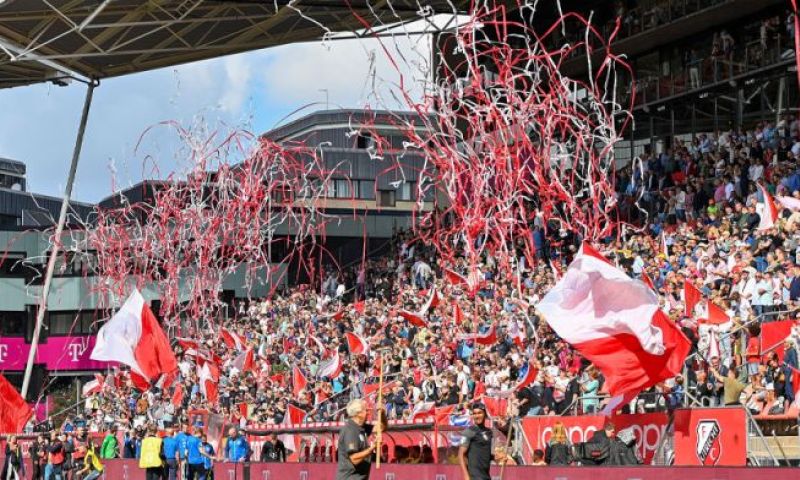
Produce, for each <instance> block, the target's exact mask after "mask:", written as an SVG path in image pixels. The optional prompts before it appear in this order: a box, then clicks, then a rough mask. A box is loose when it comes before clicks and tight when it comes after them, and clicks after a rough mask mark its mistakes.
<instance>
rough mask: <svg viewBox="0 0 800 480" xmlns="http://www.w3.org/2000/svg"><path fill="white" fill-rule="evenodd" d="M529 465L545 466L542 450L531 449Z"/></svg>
mask: <svg viewBox="0 0 800 480" xmlns="http://www.w3.org/2000/svg"><path fill="white" fill-rule="evenodd" d="M531 466H533V467H546V466H547V462H546V461H545V459H544V452H543V451H542V450H541V449H539V448H537V449H535V450H534V451H533V462H531Z"/></svg>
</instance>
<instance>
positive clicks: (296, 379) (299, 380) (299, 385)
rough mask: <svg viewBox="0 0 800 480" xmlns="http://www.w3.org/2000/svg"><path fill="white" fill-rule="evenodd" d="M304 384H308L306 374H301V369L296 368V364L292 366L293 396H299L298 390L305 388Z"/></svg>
mask: <svg viewBox="0 0 800 480" xmlns="http://www.w3.org/2000/svg"><path fill="white" fill-rule="evenodd" d="M306 385H308V380H306V376H305V375H303V372H302V370H300V369H299V368H297V366H294V367H292V393H293V394H294V398H298V397H299V396H300V392H302V391H303V390H305V389H306Z"/></svg>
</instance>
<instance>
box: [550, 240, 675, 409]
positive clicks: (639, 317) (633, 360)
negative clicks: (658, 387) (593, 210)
mask: <svg viewBox="0 0 800 480" xmlns="http://www.w3.org/2000/svg"><path fill="white" fill-rule="evenodd" d="M537 309H538V310H539V312H541V314H542V315H544V317H545V319H546V320H547V323H548V324H549V325H550V327H551V328H553V330H554V331H555V332H556V333H557V334H558V335H559V336H560V337H561V338H563V339H564V340H565V341H567V342H568V343H570V344H571V345H572V346H573V347H575V348H576V349H577V350H578V351H579V352H580V353H581V354H582V355H583V356H584V357H585V358H587V359H588V360H589V361H591V362H593V363H594V364H595V366H597V367H598V368H599V369H600V371H602V372H603V375H604V376H605V378H606V385H607V386H608V390H609V392H610V393H611V395H620V394H623V393H626V392H632V391H636V392H639V391H641V390H643V389H645V388H648V387H650V386H652V385H655V384H656V383H658V382H660V381H662V380H665V379H667V378H671V377H674V376H675V375H677V374H678V373H679V372H680V371H681V369H682V367H683V361H684V359H685V358H686V355H687V354H688V352H689V348H690V343H689V340H687V339H686V337H685V336H684V335H683V333H682V332H681V331H680V329H679V328H678V327H677V326H675V324H674V323H672V322H671V321H670V319H669V318H668V317H667V316H666V315H665V314H664V313H663V312H662V311H661V309H660V308H659V304H658V297H657V296H656V294H655V293H654V292H653V291H652V290H651V289H650V288H648V287H647V286H646V285H644V284H643V283H642V282H637V281H635V280H633V279H632V278H630V277H628V276H627V275H626V274H625V273H624V272H623V271H621V270H619V269H618V268H616V267H614V266H613V265H611V264H610V263H609V262H608V260H606V259H605V257H603V256H602V255H600V254H599V253H598V252H597V251H596V250H594V249H593V248H591V247H590V246H588V245H584V247H583V248H582V249H581V251H580V252H579V254H578V255H577V256H576V258H575V260H574V261H573V262H572V264H571V265H570V266H569V268H568V269H567V272H566V273H565V275H564V278H562V279H561V281H559V282H558V283H557V284H556V286H555V287H553V288H552V289H551V290H550V292H548V293H547V295H545V297H544V298H543V299H542V301H541V302H539V304H538V305H537Z"/></svg>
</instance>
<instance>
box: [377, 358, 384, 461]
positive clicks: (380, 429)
mask: <svg viewBox="0 0 800 480" xmlns="http://www.w3.org/2000/svg"><path fill="white" fill-rule="evenodd" d="M380 365H381V370H380V373H379V374H378V375H379V376H378V403H377V404H376V405H375V409H376V410H377V412H376V413H377V415H378V433H377V435H375V456H376V459H375V469H376V470H380V468H381V443H383V422H382V419H383V418H382V415H383V370H384V369H383V366H384V365H383V351H381V356H380Z"/></svg>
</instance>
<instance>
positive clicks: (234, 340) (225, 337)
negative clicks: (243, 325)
mask: <svg viewBox="0 0 800 480" xmlns="http://www.w3.org/2000/svg"><path fill="white" fill-rule="evenodd" d="M219 333H220V335H221V337H222V341H223V342H225V345H227V346H228V348H235V349H236V350H244V346H245V341H244V338H242V336H241V335H239V334H238V333H236V332H232V331H230V330H228V329H227V328H221V329H220V331H219Z"/></svg>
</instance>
